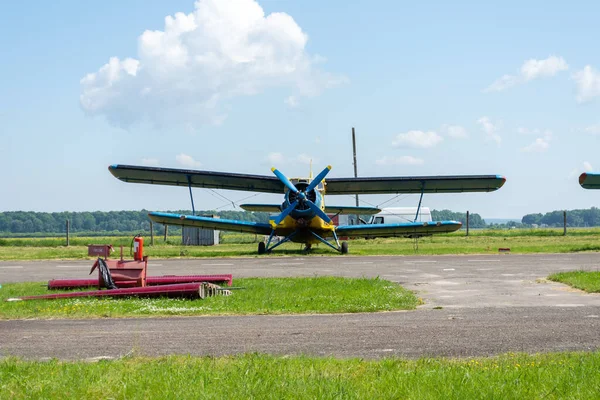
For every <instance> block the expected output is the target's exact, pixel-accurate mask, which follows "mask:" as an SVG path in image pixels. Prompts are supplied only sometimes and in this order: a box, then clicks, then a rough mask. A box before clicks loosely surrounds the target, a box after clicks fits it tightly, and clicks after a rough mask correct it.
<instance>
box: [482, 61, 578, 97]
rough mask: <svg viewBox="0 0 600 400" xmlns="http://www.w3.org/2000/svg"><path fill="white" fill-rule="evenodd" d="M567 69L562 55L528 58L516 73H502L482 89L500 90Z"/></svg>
mask: <svg viewBox="0 0 600 400" xmlns="http://www.w3.org/2000/svg"><path fill="white" fill-rule="evenodd" d="M567 69H569V65H568V64H567V62H566V61H565V59H564V58H562V57H556V56H550V57H548V58H546V59H544V60H536V59H533V58H532V59H529V60H527V61H525V62H524V63H523V65H522V66H521V68H520V70H519V72H518V74H517V75H503V76H502V77H501V78H499V79H497V80H496V81H495V82H494V83H492V84H491V85H490V86H488V87H487V88H485V89H484V92H500V91H502V90H506V89H508V88H511V87H513V86H515V85H519V84H522V83H526V82H529V81H531V80H534V79H537V78H544V77H550V76H554V75H556V74H558V73H559V72H560V71H565V70H567Z"/></svg>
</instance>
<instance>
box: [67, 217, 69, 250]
mask: <svg viewBox="0 0 600 400" xmlns="http://www.w3.org/2000/svg"><path fill="white" fill-rule="evenodd" d="M67 247H69V220H67Z"/></svg>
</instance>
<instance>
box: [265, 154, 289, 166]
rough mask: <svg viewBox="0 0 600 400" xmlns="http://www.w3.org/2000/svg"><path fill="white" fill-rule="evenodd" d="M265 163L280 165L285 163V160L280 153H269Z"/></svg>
mask: <svg viewBox="0 0 600 400" xmlns="http://www.w3.org/2000/svg"><path fill="white" fill-rule="evenodd" d="M267 161H268V162H269V163H271V164H278V165H281V164H283V163H284V162H285V158H284V157H283V154H281V153H269V154H268V155H267Z"/></svg>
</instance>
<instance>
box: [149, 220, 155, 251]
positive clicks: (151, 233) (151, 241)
mask: <svg viewBox="0 0 600 400" xmlns="http://www.w3.org/2000/svg"><path fill="white" fill-rule="evenodd" d="M150 246H154V224H153V223H152V221H150Z"/></svg>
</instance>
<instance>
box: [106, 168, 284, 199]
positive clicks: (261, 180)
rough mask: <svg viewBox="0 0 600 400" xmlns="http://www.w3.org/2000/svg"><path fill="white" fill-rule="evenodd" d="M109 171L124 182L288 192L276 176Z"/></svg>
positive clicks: (145, 169) (177, 170)
mask: <svg viewBox="0 0 600 400" xmlns="http://www.w3.org/2000/svg"><path fill="white" fill-rule="evenodd" d="M108 170H109V171H110V173H111V174H113V175H114V176H115V177H116V178H118V179H120V180H122V181H124V182H132V183H148V184H152V185H170V186H184V187H188V186H191V187H200V188H209V189H228V190H243V191H250V192H263V193H281V194H283V193H284V186H283V185H282V184H281V182H280V181H279V179H277V178H276V177H274V176H263V175H248V174H234V173H230V172H214V171H196V170H189V169H177V168H158V167H143V166H135V165H119V164H115V165H111V166H110V167H108Z"/></svg>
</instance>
